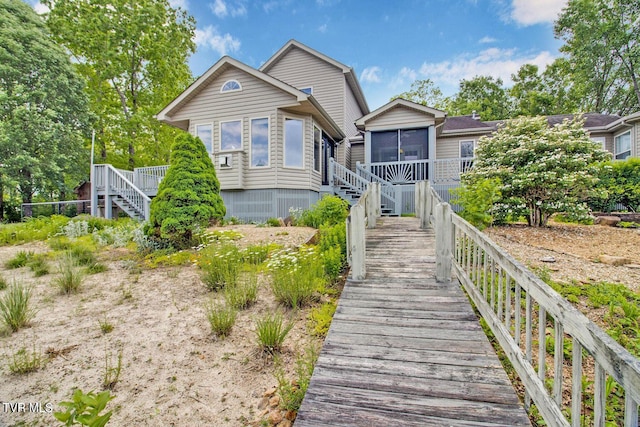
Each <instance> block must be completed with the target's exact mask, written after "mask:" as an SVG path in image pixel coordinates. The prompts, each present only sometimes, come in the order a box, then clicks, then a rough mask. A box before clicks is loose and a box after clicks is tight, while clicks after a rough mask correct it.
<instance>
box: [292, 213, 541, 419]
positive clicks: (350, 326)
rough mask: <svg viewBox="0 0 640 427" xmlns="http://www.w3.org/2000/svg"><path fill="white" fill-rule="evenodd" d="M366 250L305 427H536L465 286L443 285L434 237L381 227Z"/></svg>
mask: <svg viewBox="0 0 640 427" xmlns="http://www.w3.org/2000/svg"><path fill="white" fill-rule="evenodd" d="M366 241H367V252H366V264H367V278H366V280H364V281H360V282H355V281H349V282H347V285H346V286H345V288H344V291H343V293H342V296H341V298H340V302H339V304H338V308H337V310H336V314H335V316H334V318H333V322H332V324H331V328H330V330H329V334H328V336H327V339H326V341H325V344H324V346H323V349H322V352H321V354H320V357H319V359H318V362H317V365H316V368H315V371H314V373H313V377H312V378H311V383H310V385H309V388H308V390H307V394H306V397H305V399H304V402H303V403H302V406H301V408H300V411H299V413H298V418H297V419H296V422H295V425H296V427H319V426H323V427H327V426H387V425H389V426H395V425H398V426H400V425H401V426H454V425H474V426H498V425H503V426H528V425H530V423H529V419H528V417H527V415H526V413H525V411H524V409H523V407H522V405H521V404H520V403H519V402H518V398H517V396H516V394H515V392H514V390H513V387H512V385H511V383H510V382H509V379H508V378H507V375H506V373H505V372H504V370H503V368H502V366H501V364H500V362H499V360H498V358H497V356H496V354H495V352H494V350H493V348H492V347H491V345H490V343H489V341H488V340H487V338H486V336H485V335H484V333H483V331H482V329H481V328H480V325H479V323H478V319H477V317H476V315H475V314H474V312H473V310H472V308H471V305H470V303H469V301H468V299H467V298H466V296H465V295H464V293H463V292H462V289H461V287H460V285H459V283H458V282H457V281H451V282H449V283H436V281H435V278H434V271H435V249H434V248H435V237H434V233H433V231H432V230H420V227H419V220H418V219H415V218H382V219H381V220H379V225H378V227H377V228H376V229H371V230H367V238H366Z"/></svg>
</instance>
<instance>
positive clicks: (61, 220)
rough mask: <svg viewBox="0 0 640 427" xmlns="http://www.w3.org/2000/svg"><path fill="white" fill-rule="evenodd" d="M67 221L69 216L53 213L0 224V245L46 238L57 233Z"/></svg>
mask: <svg viewBox="0 0 640 427" xmlns="http://www.w3.org/2000/svg"><path fill="white" fill-rule="evenodd" d="M67 222H69V218H67V217H65V216H62V215H53V216H51V217H38V218H27V219H26V220H25V221H24V222H20V223H15V224H0V245H16V244H19V243H27V242H33V241H37V240H46V239H47V238H48V237H50V236H53V235H55V234H56V233H58V231H59V230H60V228H61V227H62V226H64V225H65V224H66V223H67Z"/></svg>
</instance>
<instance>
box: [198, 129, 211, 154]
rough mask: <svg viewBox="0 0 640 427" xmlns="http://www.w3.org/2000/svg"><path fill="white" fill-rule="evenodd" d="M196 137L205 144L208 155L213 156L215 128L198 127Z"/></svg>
mask: <svg viewBox="0 0 640 427" xmlns="http://www.w3.org/2000/svg"><path fill="white" fill-rule="evenodd" d="M196 136H197V137H198V138H200V139H201V140H202V142H203V143H204V148H206V149H207V153H209V154H211V153H212V152H213V126H211V125H196Z"/></svg>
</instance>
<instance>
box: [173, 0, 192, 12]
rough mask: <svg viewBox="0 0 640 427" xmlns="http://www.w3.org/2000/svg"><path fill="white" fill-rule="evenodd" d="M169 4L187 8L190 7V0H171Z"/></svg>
mask: <svg viewBox="0 0 640 427" xmlns="http://www.w3.org/2000/svg"><path fill="white" fill-rule="evenodd" d="M169 6H171V7H172V8H174V9H177V8H181V9H184V10H187V9H189V2H188V1H187V0H169Z"/></svg>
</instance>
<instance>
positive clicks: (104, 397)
mask: <svg viewBox="0 0 640 427" xmlns="http://www.w3.org/2000/svg"><path fill="white" fill-rule="evenodd" d="M114 397H115V396H111V393H110V392H109V391H108V390H107V391H103V392H102V393H99V394H96V393H94V392H92V391H90V392H88V393H87V394H85V393H83V392H82V390H80V389H76V391H74V392H73V397H72V400H71V401H68V402H61V403H60V406H63V407H65V408H67V410H66V411H65V412H54V413H53V416H54V417H55V418H56V419H57V420H58V421H60V422H63V423H64V425H65V426H73V425H76V424H80V425H83V426H89V427H103V426H104V425H106V424H107V423H108V422H109V419H110V418H111V411H109V412H106V413H104V414H101V412H102V411H103V410H104V409H105V408H106V407H107V403H109V401H110V400H111V399H113V398H114Z"/></svg>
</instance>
